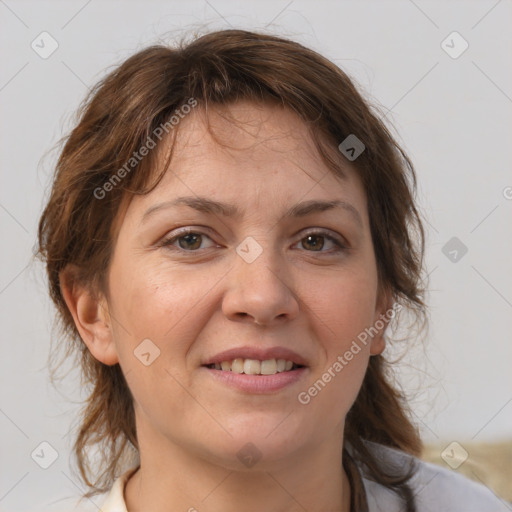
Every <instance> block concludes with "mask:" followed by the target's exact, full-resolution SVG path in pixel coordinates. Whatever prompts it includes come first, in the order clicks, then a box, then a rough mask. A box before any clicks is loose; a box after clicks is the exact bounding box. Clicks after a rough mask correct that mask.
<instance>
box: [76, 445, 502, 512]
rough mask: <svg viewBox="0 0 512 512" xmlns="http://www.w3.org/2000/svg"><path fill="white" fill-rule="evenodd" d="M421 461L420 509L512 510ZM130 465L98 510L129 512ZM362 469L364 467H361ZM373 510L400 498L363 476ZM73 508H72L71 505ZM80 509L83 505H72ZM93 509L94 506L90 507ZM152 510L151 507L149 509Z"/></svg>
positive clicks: (386, 511)
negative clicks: (128, 483) (126, 489)
mask: <svg viewBox="0 0 512 512" xmlns="http://www.w3.org/2000/svg"><path fill="white" fill-rule="evenodd" d="M368 444H369V445H370V447H371V448H372V449H375V450H378V451H380V452H381V456H382V458H383V459H384V460H386V459H387V460H389V461H390V463H394V464H396V463H397V461H398V462H399V463H401V464H403V465H404V467H405V466H406V465H407V463H408V462H409V461H410V459H411V458H413V457H412V456H411V455H408V454H406V453H403V452H401V451H398V450H394V449H391V448H388V447H385V446H381V445H377V444H375V443H368ZM414 460H415V461H416V462H417V464H418V470H417V472H416V474H415V475H414V476H413V477H412V478H411V480H409V485H410V487H411V488H412V490H413V493H414V495H415V499H416V507H417V510H418V512H511V511H512V504H507V503H506V502H505V501H504V500H502V499H501V498H499V497H498V496H497V495H495V494H494V493H493V492H492V491H491V490H490V489H488V488H487V487H485V486H484V485H482V484H480V483H477V482H473V481H472V480H469V479H467V478H465V477H464V476H462V475H460V474H458V473H455V472H454V471H452V470H449V469H445V468H442V467H439V466H436V465H434V464H430V463H428V462H423V461H420V460H419V459H416V458H414ZM136 469H137V468H136V467H134V468H131V469H129V470H128V471H126V472H125V473H123V474H122V475H121V476H120V477H118V478H117V480H116V481H115V482H114V484H113V486H112V488H111V489H110V492H109V493H108V495H107V496H106V500H105V501H104V502H103V505H102V506H101V508H100V509H99V511H98V509H97V507H95V512H128V511H127V509H126V503H125V500H124V488H125V485H126V482H127V481H128V479H129V477H130V476H131V474H132V473H133V472H134V471H135V470H136ZM360 469H361V468H360ZM363 484H364V487H365V490H366V495H367V499H368V508H369V511H370V512H401V511H402V510H403V509H402V507H401V503H400V499H399V498H398V496H397V495H396V494H395V493H394V492H392V491H390V490H389V489H387V488H386V487H384V486H382V485H380V484H378V483H376V482H373V481H371V480H368V479H366V478H364V477H363ZM68 510H70V509H68ZM71 510H74V512H81V511H82V510H83V509H71ZM91 510H92V508H91ZM148 512H151V511H148Z"/></svg>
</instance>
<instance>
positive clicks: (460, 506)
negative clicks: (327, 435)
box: [363, 443, 511, 512]
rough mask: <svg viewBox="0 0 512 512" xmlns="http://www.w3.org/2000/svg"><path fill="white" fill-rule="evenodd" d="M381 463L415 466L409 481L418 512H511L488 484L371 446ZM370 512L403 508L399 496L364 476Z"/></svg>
mask: <svg viewBox="0 0 512 512" xmlns="http://www.w3.org/2000/svg"><path fill="white" fill-rule="evenodd" d="M367 446H368V448H370V449H371V450H372V451H373V452H374V453H375V452H377V453H378V455H379V458H380V460H382V461H384V462H389V464H390V465H394V466H396V465H399V466H403V467H404V468H406V467H408V466H409V464H414V465H415V467H416V471H415V473H414V476H413V477H412V478H411V480H410V481H409V485H410V487H411V488H412V492H413V493H414V496H415V499H416V506H417V511H418V512H438V511H439V510H443V512H459V511H461V512H462V511H464V512H502V511H508V512H510V510H511V509H510V508H509V507H508V506H507V505H506V503H505V502H504V501H503V500H501V499H500V498H499V497H497V496H496V495H495V494H494V493H493V492H492V491H491V490H490V489H488V488H487V487H485V486H484V485H482V484H480V483H477V482H473V481H472V480H469V479H468V478H466V477H464V476H462V475H460V474H458V473H456V472H454V471H452V470H448V469H445V468H442V467H439V466H436V465H434V464H430V463H428V462H423V461H421V460H420V459H418V458H416V457H413V456H412V455H409V454H407V453H404V452H402V451H399V450H395V449H392V448H388V447H385V446H382V445H378V444H376V443H367ZM363 483H364V486H365V489H366V493H367V496H368V507H369V512H381V511H382V512H392V511H393V510H396V511H397V512H398V511H399V510H401V509H400V502H399V499H398V497H397V495H396V494H395V493H394V492H392V491H390V490H389V489H387V488H386V487H384V486H383V485H381V484H378V483H376V482H373V481H371V480H369V479H367V478H365V477H364V473H363Z"/></svg>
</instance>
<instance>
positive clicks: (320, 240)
mask: <svg viewBox="0 0 512 512" xmlns="http://www.w3.org/2000/svg"><path fill="white" fill-rule="evenodd" d="M299 243H300V244H301V246H302V247H303V248H304V249H306V250H307V251H308V252H319V253H335V252H339V251H343V250H344V249H345V246H344V245H343V244H342V243H341V242H340V241H338V240H337V239H336V238H334V237H333V236H331V235H328V234H326V233H324V232H322V231H319V232H315V233H308V234H306V236H305V237H303V238H302V239H301V240H300V242H299ZM326 244H327V249H326V250H324V249H325V248H326ZM329 245H330V247H329Z"/></svg>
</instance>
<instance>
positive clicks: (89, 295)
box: [59, 265, 119, 366]
mask: <svg viewBox="0 0 512 512" xmlns="http://www.w3.org/2000/svg"><path fill="white" fill-rule="evenodd" d="M77 270H78V269H77V268H76V267H74V266H70V265H68V266H67V267H66V268H65V269H64V270H62V271H61V272H60V274H59V278H60V289H61V292H62V295H63V297H64V300H65V301H66V305H67V307H68V309H69V311H70V313H71V315H72V316H73V320H74V321H75V325H76V328H77V330H78V332H79V333H80V337H81V338H82V340H83V341H84V343H85V344H86V345H87V348H88V349H89V351H90V352H91V354H92V355H93V356H94V357H95V358H96V359H97V360H98V361H100V362H101V363H103V364H106V365H108V366H112V365H114V364H116V363H118V362H119V359H118V357H117V351H116V347H115V344H114V340H113V335H112V329H111V322H110V315H109V312H108V304H107V301H106V299H105V298H104V296H103V295H102V294H99V295H98V294H96V293H93V290H92V289H91V287H90V286H86V285H84V284H82V283H81V282H80V281H79V280H78V279H77V275H78V271H77Z"/></svg>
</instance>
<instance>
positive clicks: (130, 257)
mask: <svg viewBox="0 0 512 512" xmlns="http://www.w3.org/2000/svg"><path fill="white" fill-rule="evenodd" d="M414 187H415V175H414V171H413V168H412V165H411V163H410V161H409V160H408V158H407V156H406V155H405V154H404V152H403V151H402V150H401V149H400V147H399V146H398V145H397V144H396V143H395V141H394V140H393V138H392V137H391V135H390V133H389V132H388V130H387V129H386V128H385V126H384V125H383V123H382V122H381V121H380V120H379V119H378V117H377V116H376V115H375V114H374V113H372V111H371V108H370V107H369V106H368V105H367V104H366V103H365V101H364V100H363V99H362V97H361V96H360V94H359V93H358V92H357V90H356V89H355V88H354V86H353V84H352V83H351V81H350V80H349V78H348V77H347V76H346V75H345V74H344V73H343V72H342V71H341V70H340V69H339V68H337V67H336V66H335V65H334V64H332V63H331V62H329V61H328V60H326V59H325V58H323V57H321V56H320V55H318V54H317V53H315V52H313V51H311V50H309V49H306V48H304V47H303V46H301V45H300V44H298V43H295V42H292V41H288V40H285V39H281V38H278V37H273V36H269V35H263V34H257V33H252V32H246V31H242V30H226V31H219V32H214V33H210V34H207V35H205V36H203V37H200V38H197V39H196V40H194V41H192V42H190V43H188V44H182V45H181V46H180V47H178V48H167V47H163V46H154V47H150V48H147V49H145V50H143V51H141V52H139V53H137V54H136V55H134V56H132V57H131V58H129V59H128V60H127V61H125V62H124V63H123V64H122V65H121V66H120V67H119V68H117V69H116V70H115V71H114V72H112V73H111V74H110V75H108V76H107V77H106V78H105V79H104V80H103V81H102V82H101V83H99V84H98V85H97V87H96V88H95V89H94V90H93V91H92V92H91V95H90V97H89V98H88V100H87V101H86V102H85V104H84V106H83V108H82V109H81V116H80V119H79V122H78V124H77V126H76V127H75V129H74V130H73V131H72V133H71V135H70V136H69V138H68V139H67V141H66V144H65V147H64V149H63V151H62V153H61V156H60V159H59V162H58V165H57V170H56V175H55V179H54V183H53V189H52V193H51V196H50V199H49V202H48V205H47V207H46V209H45V211H44V213H43V216H42V218H41V221H40V227H39V243H40V254H41V255H42V257H43V258H44V259H45V261H46V264H47V269H48V276H49V281H50V293H51V296H52V299H53V300H54V302H55V304H56V305H57V307H58V311H59V314H60V318H61V320H62V327H63V331H64V333H65V335H66V336H67V337H68V339H69V340H71V341H73V342H74V343H75V345H74V346H75V348H76V349H77V350H78V351H79V353H80V354H81V365H82V371H83V375H84V377H85V379H86V380H87V382H88V383H90V385H91V393H90V397H89V400H88V402H87V405H86V407H85V409H84V411H83V417H82V423H81V428H80V430H79V434H78V437H77V439H76V443H75V447H74V448H75V454H76V457H77V461H78V467H79V469H80V472H81V475H82V477H83V479H84V482H85V483H86V484H87V485H88V486H89V487H90V488H91V491H90V492H89V493H88V494H87V495H86V496H88V497H89V496H92V495H94V494H95V493H98V492H101V491H103V492H105V491H109V495H108V497H107V499H106V502H105V504H104V506H103V508H102V510H103V512H113V511H114V510H115V511H123V512H137V511H141V510H151V511H152V512H160V511H168V510H189V511H193V510H198V511H203V510H204V511H220V510H222V511H224V512H225V511H230V510H238V509H240V508H241V507H242V506H243V508H244V510H249V511H252V510H254V511H256V510H258V511H261V510H269V511H270V510H272V511H274V510H276V511H296V510H297V511H299V510H307V511H326V510H332V511H334V510H336V511H343V512H346V511H372V512H373V511H377V510H385V511H392V510H408V511H414V510H417V511H431V510H432V511H434V510H436V511H438V510H465V511H466V510H479V511H484V510H500V501H499V500H497V498H496V497H495V496H494V495H493V494H492V493H491V492H490V491H489V490H487V489H486V488H485V487H483V486H481V485H478V484H474V483H472V482H470V481H468V480H465V479H464V478H462V477H460V476H458V475H455V474H452V473H450V472H448V471H447V470H443V469H440V468H437V467H434V466H432V465H429V464H426V463H422V462H420V461H419V459H417V458H416V456H417V455H418V454H419V453H420V451H421V440H420V438H419V435H418V433H417V431H416V429H415V427H414V426H413V425H412V423H411V422H410V421H409V419H408V415H407V410H406V405H405V403H404V401H403V397H402V396H401V394H400V393H399V391H398V390H397V389H395V387H394V386H393V384H392V379H391V376H390V374H389V372H390V368H389V367H388V366H387V365H386V361H385V359H384V356H383V355H382V354H383V352H384V350H385V346H386V338H385V330H386V328H387V326H388V325H389V323H390V321H391V320H392V319H393V318H395V317H396V318H398V316H397V312H399V310H401V309H407V310H409V312H412V313H413V314H414V315H416V318H417V319H418V321H420V322H421V321H423V320H424V317H425V305H424V303H423V301H422V288H421V271H422V259H423V227H422V223H421V220H420V217H419V215H418V212H417V210H416V207H415V204H414V197H413V195H414ZM95 446H96V447H97V448H98V452H99V456H100V457H99V459H98V460H99V464H98V465H97V466H96V467H93V466H92V465H91V464H89V462H88V458H87V455H86V451H87V450H88V449H89V448H90V447H95ZM114 482H115V483H114Z"/></svg>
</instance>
